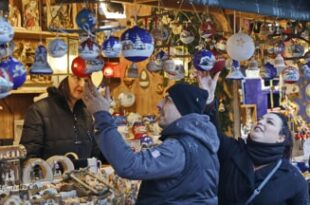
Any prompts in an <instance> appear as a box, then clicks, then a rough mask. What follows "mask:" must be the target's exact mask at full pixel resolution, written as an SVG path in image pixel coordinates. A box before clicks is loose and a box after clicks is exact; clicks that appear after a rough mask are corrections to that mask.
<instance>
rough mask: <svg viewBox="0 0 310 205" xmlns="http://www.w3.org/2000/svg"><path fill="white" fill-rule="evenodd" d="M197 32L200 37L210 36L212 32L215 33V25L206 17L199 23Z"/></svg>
mask: <svg viewBox="0 0 310 205" xmlns="http://www.w3.org/2000/svg"><path fill="white" fill-rule="evenodd" d="M199 33H200V36H201V37H202V38H211V37H212V36H213V35H214V34H216V29H215V25H214V23H213V22H212V20H211V18H207V19H206V20H205V21H203V22H202V23H201V24H200V26H199Z"/></svg>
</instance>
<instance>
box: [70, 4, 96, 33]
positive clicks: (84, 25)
mask: <svg viewBox="0 0 310 205" xmlns="http://www.w3.org/2000/svg"><path fill="white" fill-rule="evenodd" d="M75 22H76V24H77V25H78V26H79V27H80V28H81V29H83V30H85V31H91V30H92V29H93V28H94V26H95V25H96V22H97V19H96V16H95V14H94V13H93V12H92V11H91V10H89V9H86V8H84V9H82V10H81V11H80V12H79V13H78V14H77V15H76V18H75Z"/></svg>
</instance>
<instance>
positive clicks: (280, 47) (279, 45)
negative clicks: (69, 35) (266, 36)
mask: <svg viewBox="0 0 310 205" xmlns="http://www.w3.org/2000/svg"><path fill="white" fill-rule="evenodd" d="M284 50H285V44H284V42H283V41H276V42H275V44H274V46H273V52H274V53H275V54H277V55H278V54H282V53H283V52H284Z"/></svg>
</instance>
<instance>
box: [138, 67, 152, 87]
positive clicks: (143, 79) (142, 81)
mask: <svg viewBox="0 0 310 205" xmlns="http://www.w3.org/2000/svg"><path fill="white" fill-rule="evenodd" d="M139 85H140V87H141V88H147V87H149V86H150V77H149V74H148V73H147V71H146V70H145V69H143V70H142V71H141V73H140V77H139Z"/></svg>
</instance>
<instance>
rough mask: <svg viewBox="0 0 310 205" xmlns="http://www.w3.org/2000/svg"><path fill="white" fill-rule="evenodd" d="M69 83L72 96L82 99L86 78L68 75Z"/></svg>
mask: <svg viewBox="0 0 310 205" xmlns="http://www.w3.org/2000/svg"><path fill="white" fill-rule="evenodd" d="M68 83H69V91H70V97H71V98H72V99H73V100H80V99H82V97H83V94H84V85H85V78H80V77H77V76H75V75H70V76H69V77H68Z"/></svg>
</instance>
